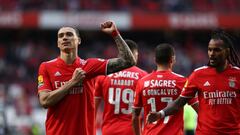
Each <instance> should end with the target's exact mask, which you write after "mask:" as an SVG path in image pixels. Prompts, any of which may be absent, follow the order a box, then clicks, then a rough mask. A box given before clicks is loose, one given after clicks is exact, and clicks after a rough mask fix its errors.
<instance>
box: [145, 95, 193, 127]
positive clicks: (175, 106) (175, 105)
mask: <svg viewBox="0 0 240 135" xmlns="http://www.w3.org/2000/svg"><path fill="white" fill-rule="evenodd" d="M188 100H189V98H184V97H180V96H179V97H178V98H177V99H176V100H175V101H173V102H172V103H171V104H169V105H168V106H167V107H165V108H164V109H163V110H161V111H159V112H151V113H149V114H148V116H147V121H148V123H152V122H154V121H157V120H159V119H161V118H164V117H165V116H169V115H173V114H175V113H177V112H178V110H179V109H181V108H183V106H184V105H185V104H186V103H187V101H188Z"/></svg>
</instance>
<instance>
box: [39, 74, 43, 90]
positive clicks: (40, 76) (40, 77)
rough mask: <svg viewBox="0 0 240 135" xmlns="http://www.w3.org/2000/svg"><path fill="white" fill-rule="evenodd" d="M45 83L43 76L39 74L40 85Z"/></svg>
mask: <svg viewBox="0 0 240 135" xmlns="http://www.w3.org/2000/svg"><path fill="white" fill-rule="evenodd" d="M42 85H43V76H42V75H39V76H38V87H41V86H42Z"/></svg>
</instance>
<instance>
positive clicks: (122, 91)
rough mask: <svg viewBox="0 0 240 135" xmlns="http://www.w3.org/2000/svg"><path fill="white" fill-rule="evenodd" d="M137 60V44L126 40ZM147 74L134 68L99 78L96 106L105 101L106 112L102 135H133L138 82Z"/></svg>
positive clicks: (104, 113)
mask: <svg viewBox="0 0 240 135" xmlns="http://www.w3.org/2000/svg"><path fill="white" fill-rule="evenodd" d="M125 41H126V43H127V45H128V46H129V48H130V50H131V51H132V53H133V55H134V57H135V59H136V60H137V58H138V47H137V44H136V43H135V42H134V41H132V40H125ZM146 74H147V72H145V71H143V70H142V69H140V68H138V67H136V66H133V67H131V68H128V69H124V70H122V71H119V72H117V73H113V74H110V75H108V76H99V77H98V78H97V81H96V88H95V89H96V91H95V103H96V104H95V105H96V112H97V108H98V106H99V104H100V102H101V100H102V99H103V101H104V112H103V123H102V135H133V130H132V122H131V120H132V115H131V114H132V105H133V99H134V91H135V87H136V84H137V81H138V80H139V79H140V78H142V77H143V76H144V75H146Z"/></svg>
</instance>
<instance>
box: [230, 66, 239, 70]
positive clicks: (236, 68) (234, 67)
mask: <svg viewBox="0 0 240 135" xmlns="http://www.w3.org/2000/svg"><path fill="white" fill-rule="evenodd" d="M231 68H232V69H233V70H237V71H240V68H239V67H237V66H232V67H231Z"/></svg>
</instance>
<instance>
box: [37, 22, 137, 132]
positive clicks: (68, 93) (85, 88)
mask: <svg viewBox="0 0 240 135" xmlns="http://www.w3.org/2000/svg"><path fill="white" fill-rule="evenodd" d="M101 29H102V31H103V32H105V33H107V34H110V35H112V36H113V39H114V40H115V42H116V44H117V47H118V50H119V57H118V58H114V59H109V60H103V59H97V58H90V59H87V60H84V59H81V58H79V57H78V46H79V44H80V43H81V39H80V36H79V33H78V31H77V30H76V29H74V28H72V27H62V28H60V29H59V31H58V48H59V49H60V56H59V57H58V58H56V59H54V60H51V61H47V62H43V63H42V64H41V65H40V67H39V75H38V95H39V101H40V104H41V105H42V106H43V107H44V108H48V112H47V119H46V134H47V135H94V125H95V124H94V79H93V78H94V77H96V76H97V75H104V74H111V73H113V72H116V71H120V70H123V69H125V68H128V67H130V66H133V65H135V64H136V61H135V59H134V56H133V54H132V52H131V50H130V49H129V47H128V46H127V44H126V43H125V41H124V40H123V39H122V37H121V35H120V34H119V32H118V30H117V28H116V26H115V24H114V23H113V22H111V21H107V22H104V23H103V24H101Z"/></svg>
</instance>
